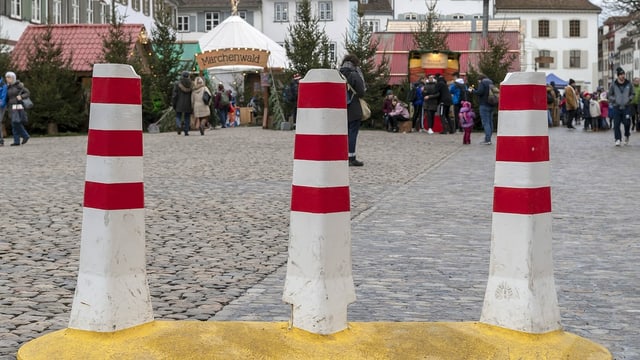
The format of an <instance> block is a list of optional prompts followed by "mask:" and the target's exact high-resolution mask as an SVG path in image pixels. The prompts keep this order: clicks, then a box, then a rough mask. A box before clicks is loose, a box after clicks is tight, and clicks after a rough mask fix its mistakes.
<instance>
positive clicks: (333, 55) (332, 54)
mask: <svg viewBox="0 0 640 360" xmlns="http://www.w3.org/2000/svg"><path fill="white" fill-rule="evenodd" d="M337 61H338V58H337V56H336V43H334V42H332V43H329V62H330V63H331V64H335V63H336V62H337Z"/></svg>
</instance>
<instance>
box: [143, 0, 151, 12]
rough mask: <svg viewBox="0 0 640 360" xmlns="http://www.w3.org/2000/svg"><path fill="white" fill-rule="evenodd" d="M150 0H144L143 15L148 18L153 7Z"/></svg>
mask: <svg viewBox="0 0 640 360" xmlns="http://www.w3.org/2000/svg"><path fill="white" fill-rule="evenodd" d="M149 1H150V0H142V13H143V14H145V15H146V16H149V14H150V12H151V5H150V3H149Z"/></svg>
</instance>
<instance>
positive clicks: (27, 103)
mask: <svg viewBox="0 0 640 360" xmlns="http://www.w3.org/2000/svg"><path fill="white" fill-rule="evenodd" d="M21 101H22V106H23V107H24V109H25V110H29V109H31V108H32V107H33V101H31V99H30V98H24V99H22V100H21Z"/></svg>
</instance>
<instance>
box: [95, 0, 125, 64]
mask: <svg viewBox="0 0 640 360" xmlns="http://www.w3.org/2000/svg"><path fill="white" fill-rule="evenodd" d="M124 20H125V19H124V17H122V16H120V15H118V14H117V13H116V6H115V4H114V0H111V16H110V22H109V23H110V25H111V26H110V27H109V32H108V33H107V35H104V36H103V37H102V60H103V61H104V62H106V63H109V64H128V63H129V47H130V46H131V40H132V39H131V36H129V35H128V34H127V33H125V31H124Z"/></svg>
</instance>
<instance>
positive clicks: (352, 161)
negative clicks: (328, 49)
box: [340, 54, 367, 166]
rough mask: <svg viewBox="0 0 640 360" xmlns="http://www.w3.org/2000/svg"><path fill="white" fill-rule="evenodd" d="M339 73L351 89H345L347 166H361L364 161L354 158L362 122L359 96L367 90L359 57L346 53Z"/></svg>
mask: <svg viewBox="0 0 640 360" xmlns="http://www.w3.org/2000/svg"><path fill="white" fill-rule="evenodd" d="M340 73H341V74H342V75H343V76H344V77H345V79H346V80H347V84H349V85H350V86H351V89H353V91H351V90H349V91H347V99H348V101H347V102H348V105H347V135H348V136H347V137H348V141H349V166H362V165H364V163H363V162H362V161H359V160H358V159H357V158H356V143H357V141H358V132H359V131H360V125H361V124H362V107H361V106H360V98H362V97H363V96H364V94H365V93H366V91H367V85H366V84H365V82H364V75H363V74H362V70H361V69H360V59H358V57H357V56H356V55H354V54H347V55H345V57H344V58H343V59H342V65H341V66H340Z"/></svg>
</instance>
